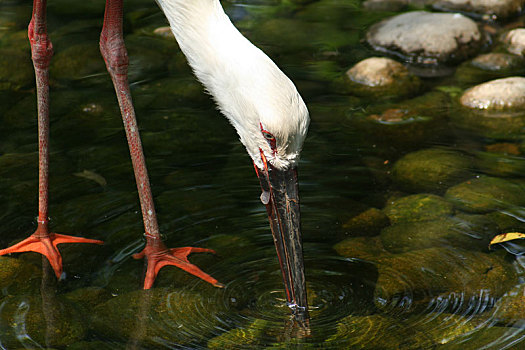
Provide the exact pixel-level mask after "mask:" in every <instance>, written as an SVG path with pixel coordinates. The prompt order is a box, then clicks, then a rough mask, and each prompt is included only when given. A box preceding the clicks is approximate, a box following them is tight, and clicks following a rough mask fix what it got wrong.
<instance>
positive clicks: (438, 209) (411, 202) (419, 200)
mask: <svg viewBox="0 0 525 350" xmlns="http://www.w3.org/2000/svg"><path fill="white" fill-rule="evenodd" d="M383 211H384V213H385V214H386V216H388V218H389V219H390V222H391V223H392V224H397V223H401V222H412V221H426V220H432V219H437V218H440V217H446V216H449V215H452V214H453V205H452V204H451V203H449V202H447V201H446V200H445V199H443V198H442V197H440V196H436V195H433V194H426V193H420V194H414V195H411V196H406V197H402V198H399V199H395V200H392V201H390V202H389V203H387V205H386V207H385V208H384V209H383Z"/></svg>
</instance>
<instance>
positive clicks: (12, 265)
mask: <svg viewBox="0 0 525 350" xmlns="http://www.w3.org/2000/svg"><path fill="white" fill-rule="evenodd" d="M2 248H6V247H2ZM41 275H42V273H41V270H40V269H39V268H37V267H36V266H35V265H33V264H31V263H28V262H26V261H24V260H21V259H17V258H15V257H10V256H0V290H2V291H6V292H8V293H12V294H14V293H16V294H21V293H27V292H34V291H35V290H37V289H38V287H39V286H40V279H41ZM2 297H3V296H0V299H2Z"/></svg>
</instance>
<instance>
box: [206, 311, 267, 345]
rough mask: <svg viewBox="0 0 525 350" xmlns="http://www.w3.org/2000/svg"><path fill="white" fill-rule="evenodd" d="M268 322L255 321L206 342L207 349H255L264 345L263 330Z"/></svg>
mask: <svg viewBox="0 0 525 350" xmlns="http://www.w3.org/2000/svg"><path fill="white" fill-rule="evenodd" d="M269 323H270V322H269V321H266V320H263V319H257V320H255V321H253V322H252V323H251V324H249V325H247V326H246V327H239V328H235V329H232V330H231V331H228V332H225V333H223V334H221V335H219V336H217V337H215V338H212V339H211V340H209V341H208V348H209V349H221V350H222V349H232V350H236V349H239V348H241V349H242V348H246V347H257V346H262V345H263V344H264V336H265V330H266V328H267V327H268V324H269Z"/></svg>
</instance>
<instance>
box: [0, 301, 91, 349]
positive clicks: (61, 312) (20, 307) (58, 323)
mask: <svg viewBox="0 0 525 350" xmlns="http://www.w3.org/2000/svg"><path fill="white" fill-rule="evenodd" d="M53 293H54V292H52V293H49V294H50V295H46V296H45V298H44V300H42V299H41V298H40V297H34V296H16V297H7V298H4V299H3V301H2V302H3V307H2V310H1V311H0V325H1V328H2V344H3V345H4V346H7V348H9V349H14V348H16V347H23V346H24V345H30V344H31V346H34V344H35V343H36V344H40V345H41V346H44V347H46V348H48V347H57V348H62V347H66V346H67V345H69V344H71V343H74V342H77V341H80V340H82V339H84V338H85V336H86V334H87V333H86V327H85V325H84V324H83V321H82V318H81V315H80V314H79V313H78V311H77V310H76V308H75V307H74V305H72V304H71V303H69V302H67V301H66V300H63V299H60V298H58V297H56V296H55V295H54V294H53ZM29 339H31V341H30V340H29Z"/></svg>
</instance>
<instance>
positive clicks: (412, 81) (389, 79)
mask: <svg viewBox="0 0 525 350" xmlns="http://www.w3.org/2000/svg"><path fill="white" fill-rule="evenodd" d="M342 80H343V81H342V82H341V87H343V88H344V89H345V90H347V91H348V92H350V93H352V94H355V95H359V96H383V97H385V96H388V97H401V96H406V95H411V94H413V93H415V92H417V90H418V89H419V86H420V81H419V78H418V77H416V76H414V75H412V74H411V73H409V71H408V69H407V68H406V67H405V66H403V65H402V64H401V63H399V62H397V61H394V60H392V59H390V58H384V57H371V58H367V59H365V60H363V61H361V62H359V63H357V64H356V65H354V66H353V67H352V68H350V69H349V70H348V71H347V72H346V74H345V76H344V78H343V79H342Z"/></svg>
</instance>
